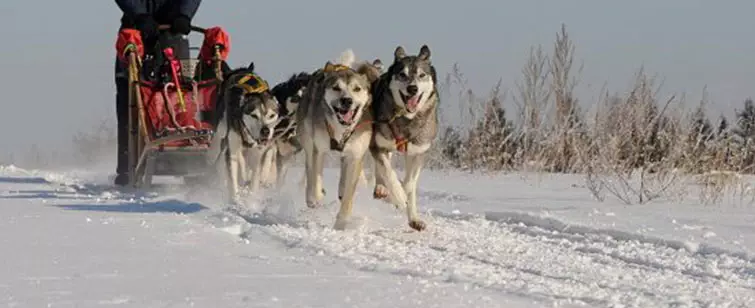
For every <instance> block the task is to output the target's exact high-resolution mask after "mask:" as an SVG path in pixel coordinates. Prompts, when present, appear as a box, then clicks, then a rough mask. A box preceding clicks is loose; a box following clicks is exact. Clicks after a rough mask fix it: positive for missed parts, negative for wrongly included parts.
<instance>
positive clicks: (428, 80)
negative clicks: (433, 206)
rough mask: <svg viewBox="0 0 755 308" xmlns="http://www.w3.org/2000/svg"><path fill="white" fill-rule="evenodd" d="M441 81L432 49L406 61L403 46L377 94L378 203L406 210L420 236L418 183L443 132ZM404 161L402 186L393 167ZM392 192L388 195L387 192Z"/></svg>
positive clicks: (375, 88)
mask: <svg viewBox="0 0 755 308" xmlns="http://www.w3.org/2000/svg"><path fill="white" fill-rule="evenodd" d="M436 84H437V75H436V73H435V67H434V66H433V65H432V63H431V61H430V48H429V47H427V45H423V46H422V47H421V48H420V50H419V54H417V55H407V54H406V52H405V51H404V48H403V47H401V46H398V47H397V48H396V50H395V51H394V61H393V64H392V65H391V66H390V67H388V71H387V72H386V73H384V74H383V75H381V76H380V79H379V80H378V81H376V82H375V85H374V86H373V89H372V94H373V112H374V116H375V123H374V128H373V129H374V133H373V140H372V144H371V145H370V154H371V155H372V158H373V159H374V161H375V190H374V196H375V198H379V199H382V198H386V197H390V202H391V203H393V204H394V205H395V206H396V207H398V208H404V207H405V209H406V215H407V218H408V219H409V226H410V227H411V228H413V229H415V230H418V231H421V230H424V229H425V228H426V224H425V223H424V222H423V221H422V220H421V219H420V218H419V214H418V213H417V182H418V181H419V175H420V172H421V170H422V167H423V165H424V162H425V156H426V154H427V151H428V150H429V149H430V147H431V146H432V144H433V140H434V139H435V136H436V135H437V132H438V112H437V106H438V102H439V100H438V93H437V90H436ZM394 152H399V153H402V154H404V155H405V157H406V160H405V164H406V168H405V171H404V180H403V182H399V180H398V176H397V175H396V172H395V170H394V169H393V167H392V166H391V162H390V160H391V154H392V153H394ZM386 188H387V189H386Z"/></svg>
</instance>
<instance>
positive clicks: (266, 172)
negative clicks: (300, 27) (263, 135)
mask: <svg viewBox="0 0 755 308" xmlns="http://www.w3.org/2000/svg"><path fill="white" fill-rule="evenodd" d="M310 77H311V74H309V73H306V72H301V73H299V74H294V75H292V76H291V77H290V78H289V79H288V80H286V81H284V82H281V83H279V84H277V85H275V87H273V89H272V93H273V95H274V96H275V98H276V99H277V100H278V103H279V104H280V106H279V107H280V117H279V121H278V124H277V125H276V126H275V132H274V134H273V139H274V145H273V146H272V147H270V148H269V149H268V150H267V151H265V153H264V156H263V160H262V169H263V178H264V180H265V181H266V182H268V183H272V182H276V184H275V186H276V187H277V188H280V187H281V186H282V185H283V183H284V179H285V176H286V171H287V170H286V169H287V167H288V166H287V165H288V161H289V160H290V159H291V158H292V157H294V156H295V155H296V154H297V153H299V152H300V151H301V150H302V148H301V146H300V145H299V141H298V140H297V138H296V110H297V109H298V108H299V102H301V100H302V97H303V96H304V91H305V90H306V86H307V83H309V80H310ZM273 163H275V173H274V174H275V176H274V177H273V176H271V175H270V173H272V169H273Z"/></svg>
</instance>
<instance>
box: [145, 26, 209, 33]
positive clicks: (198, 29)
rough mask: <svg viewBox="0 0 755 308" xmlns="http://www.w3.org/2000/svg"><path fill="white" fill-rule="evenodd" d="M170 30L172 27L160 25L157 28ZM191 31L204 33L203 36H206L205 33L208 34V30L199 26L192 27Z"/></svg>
mask: <svg viewBox="0 0 755 308" xmlns="http://www.w3.org/2000/svg"><path fill="white" fill-rule="evenodd" d="M170 28H171V26H170V25H159V26H157V30H170ZM191 31H195V32H199V33H202V34H204V33H205V32H207V30H206V29H205V28H201V27H197V26H191Z"/></svg>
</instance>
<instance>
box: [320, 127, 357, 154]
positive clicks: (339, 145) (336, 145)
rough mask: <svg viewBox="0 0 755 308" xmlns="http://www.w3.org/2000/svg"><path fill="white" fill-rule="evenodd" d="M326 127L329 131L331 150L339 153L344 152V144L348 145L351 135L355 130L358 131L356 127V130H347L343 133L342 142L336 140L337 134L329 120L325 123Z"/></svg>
mask: <svg viewBox="0 0 755 308" xmlns="http://www.w3.org/2000/svg"><path fill="white" fill-rule="evenodd" d="M325 127H326V128H327V129H328V135H329V136H330V149H331V150H335V151H338V152H342V151H343V147H344V143H346V141H348V140H349V138H350V137H351V135H352V134H353V133H354V130H356V128H357V127H358V126H357V127H354V129H347V130H346V131H345V132H344V133H343V136H341V139H340V140H336V138H335V137H334V136H333V134H335V132H334V131H333V127H332V126H331V125H330V123H328V121H327V120H326V121H325Z"/></svg>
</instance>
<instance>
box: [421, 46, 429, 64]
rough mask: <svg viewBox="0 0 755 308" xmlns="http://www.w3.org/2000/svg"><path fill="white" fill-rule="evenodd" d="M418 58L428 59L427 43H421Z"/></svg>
mask: <svg viewBox="0 0 755 308" xmlns="http://www.w3.org/2000/svg"><path fill="white" fill-rule="evenodd" d="M419 58H420V59H422V60H425V61H426V60H429V59H430V47H427V45H422V48H420V49H419Z"/></svg>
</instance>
